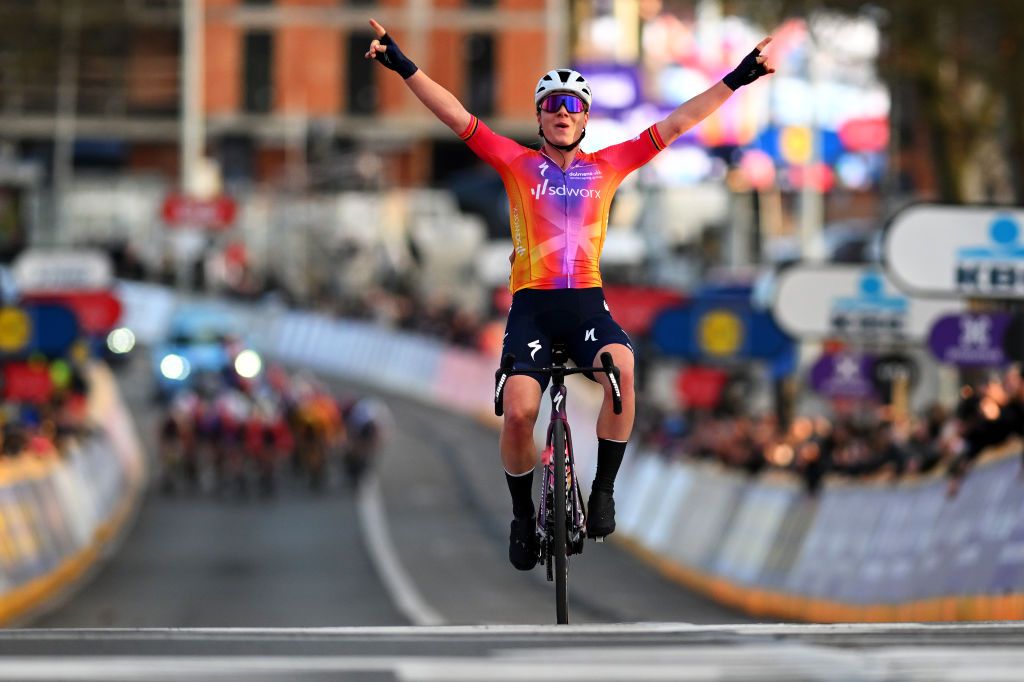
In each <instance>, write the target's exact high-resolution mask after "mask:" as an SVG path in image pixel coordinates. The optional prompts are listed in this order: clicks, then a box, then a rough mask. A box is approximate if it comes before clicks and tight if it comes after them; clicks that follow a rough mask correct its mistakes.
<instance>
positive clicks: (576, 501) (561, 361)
mask: <svg viewBox="0 0 1024 682" xmlns="http://www.w3.org/2000/svg"><path fill="white" fill-rule="evenodd" d="M567 360H568V356H567V354H566V352H565V347H564V345H562V344H555V345H554V347H553V348H552V364H551V367H549V368H544V369H528V370H516V369H513V368H514V366H515V356H513V355H506V356H505V357H504V358H502V361H501V367H500V368H499V369H498V371H497V372H495V374H494V384H495V389H494V413H495V414H496V415H497V416H499V417H500V416H501V415H502V414H503V413H504V405H503V398H504V390H505V382H506V381H508V378H509V377H510V376H513V375H515V374H538V373H539V374H547V375H549V376H550V377H551V389H550V391H549V395H550V396H551V421H550V423H549V425H548V430H547V438H546V439H545V448H544V454H543V455H542V457H541V459H542V464H543V475H542V476H541V495H540V512H539V513H538V514H537V539H538V545H539V548H540V561H541V563H543V564H545V565H546V567H547V578H548V580H549V581H552V580H554V582H555V608H556V614H557V618H558V623H559V624H566V623H568V622H569V595H568V583H569V556H570V555H572V554H580V553H582V552H583V540H584V538H585V537H586V513H585V511H584V505H583V493H582V492H581V491H580V486H579V481H578V480H577V478H576V466H575V460H574V458H573V452H572V432H571V431H570V429H569V418H568V415H567V413H566V407H565V406H566V402H567V400H568V390H567V389H566V387H565V377H566V376H567V375H569V374H582V373H584V372H592V373H596V372H602V373H605V374H607V376H608V379H609V381H610V382H611V386H612V403H613V405H612V407H613V410H614V412H615V414H620V413H621V412H622V393H621V390H620V388H619V369H618V368H617V367H616V366H615V364H614V363H613V362H612V356H611V353H602V354H601V365H602V366H601V367H573V368H570V367H566V365H565V363H566V361H567Z"/></svg>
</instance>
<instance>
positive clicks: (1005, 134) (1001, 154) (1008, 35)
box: [725, 0, 1024, 204]
mask: <svg viewBox="0 0 1024 682" xmlns="http://www.w3.org/2000/svg"><path fill="white" fill-rule="evenodd" d="M725 4H726V5H727V8H728V9H729V10H731V11H732V12H736V13H743V14H745V15H747V16H752V17H756V18H757V19H759V20H761V21H762V22H763V24H764V25H766V26H772V25H777V24H778V23H780V22H781V21H782V20H784V19H786V18H790V17H809V16H811V15H813V14H814V13H816V12H837V13H840V14H843V15H847V16H864V15H867V16H870V17H871V18H873V19H875V20H876V21H877V22H878V25H879V27H880V29H881V31H882V35H883V41H882V51H881V55H880V59H879V62H880V63H879V68H880V72H881V74H882V77H883V78H885V79H886V81H887V82H888V84H889V86H890V90H891V92H892V98H893V105H894V108H893V121H892V124H893V129H894V131H896V135H897V136H896V138H895V139H896V140H897V144H899V148H898V149H895V150H894V151H895V152H896V154H895V155H894V156H896V157H898V158H894V159H892V160H891V161H890V163H895V164H902V163H903V161H901V158H906V157H908V156H912V154H907V152H908V151H912V150H924V153H925V154H926V158H927V159H928V161H929V163H928V164H925V166H926V169H930V170H931V171H932V172H934V178H933V179H929V178H927V177H926V176H927V174H928V173H927V170H923V171H922V170H919V171H918V172H917V173H915V174H914V175H915V185H916V187H915V189H917V190H921V189H924V188H927V186H928V185H933V187H934V192H933V193H934V194H935V195H936V196H935V198H936V199H938V200H941V201H950V202H965V201H989V202H1005V203H1010V202H1012V203H1016V204H1024V78H1022V77H1021V74H1024V2H1022V1H1021V0H984V1H983V2H964V0H900V1H899V2H888V3H877V4H872V3H869V2H865V1H864V0H767V1H766V0H727V2H726V3H725ZM820 47H821V48H823V49H826V50H827V49H828V45H821V46H820ZM896 170H897V172H898V171H899V170H901V169H899V168H898V167H897V168H896Z"/></svg>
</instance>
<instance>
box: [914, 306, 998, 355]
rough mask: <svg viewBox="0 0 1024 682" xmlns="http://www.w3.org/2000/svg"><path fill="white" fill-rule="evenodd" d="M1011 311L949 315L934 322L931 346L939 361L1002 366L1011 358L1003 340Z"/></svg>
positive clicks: (929, 337)
mask: <svg viewBox="0 0 1024 682" xmlns="http://www.w3.org/2000/svg"><path fill="white" fill-rule="evenodd" d="M1011 319H1012V317H1011V316H1010V314H1009V313H961V314H959V315H946V316H945V317H942V318H940V319H939V320H938V321H936V322H935V324H934V325H933V326H932V329H931V332H929V334H928V348H929V349H930V350H931V352H932V355H934V356H935V359H936V360H938V361H939V362H944V363H946V364H950V365H957V366H960V367H1001V366H1003V365H1005V364H1007V362H1009V360H1008V358H1007V356H1006V353H1005V352H1004V350H1003V340H1004V338H1005V337H1006V332H1007V329H1008V328H1009V327H1010V321H1011Z"/></svg>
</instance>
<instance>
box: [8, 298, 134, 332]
mask: <svg viewBox="0 0 1024 682" xmlns="http://www.w3.org/2000/svg"><path fill="white" fill-rule="evenodd" d="M24 301H25V302H26V303H55V304H59V305H62V306H65V307H67V308H69V309H70V310H71V312H73V313H74V314H75V317H76V318H78V325H79V327H80V328H81V330H82V331H83V332H86V333H89V334H95V333H100V332H102V333H106V332H108V331H110V330H111V329H113V328H114V325H116V324H117V322H118V320H120V319H121V301H120V300H119V299H118V298H117V296H115V295H114V294H113V293H111V292H109V291H69V292H61V293H52V294H29V295H28V296H25V298H24Z"/></svg>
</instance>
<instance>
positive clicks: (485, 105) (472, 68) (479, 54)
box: [466, 33, 494, 116]
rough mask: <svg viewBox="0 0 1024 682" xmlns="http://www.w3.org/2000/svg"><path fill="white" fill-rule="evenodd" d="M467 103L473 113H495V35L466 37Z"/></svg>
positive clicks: (482, 34) (475, 34) (471, 35)
mask: <svg viewBox="0 0 1024 682" xmlns="http://www.w3.org/2000/svg"><path fill="white" fill-rule="evenodd" d="M466 57H467V59H466V87H467V88H468V91H467V95H468V96H467V98H466V100H467V103H468V105H469V110H470V112H471V113H473V114H475V115H477V116H487V115H489V114H492V113H494V36H493V35H491V34H489V33H473V34H470V35H469V36H468V37H467V38H466Z"/></svg>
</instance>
